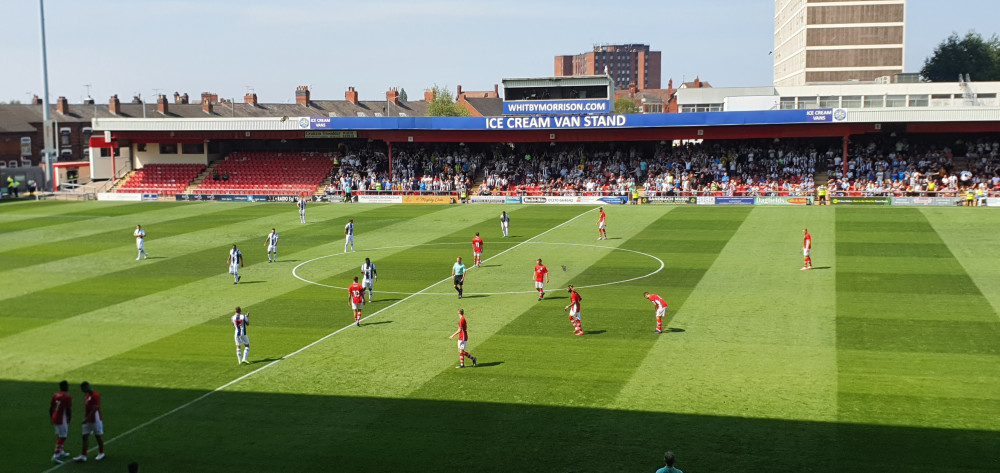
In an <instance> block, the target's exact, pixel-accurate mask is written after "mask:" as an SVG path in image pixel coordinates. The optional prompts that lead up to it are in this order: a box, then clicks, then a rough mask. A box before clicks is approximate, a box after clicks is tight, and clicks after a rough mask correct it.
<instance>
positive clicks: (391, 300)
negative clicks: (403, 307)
mask: <svg viewBox="0 0 1000 473" xmlns="http://www.w3.org/2000/svg"><path fill="white" fill-rule="evenodd" d="M399 300H402V299H400V298H396V299H379V300H376V301H375V302H367V304H374V303H376V302H396V301H399Z"/></svg>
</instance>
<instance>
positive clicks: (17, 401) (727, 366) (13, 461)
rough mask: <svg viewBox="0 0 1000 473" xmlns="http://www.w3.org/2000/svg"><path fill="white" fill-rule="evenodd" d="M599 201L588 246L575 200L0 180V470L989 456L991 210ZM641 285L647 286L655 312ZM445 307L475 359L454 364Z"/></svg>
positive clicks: (997, 361) (998, 251) (841, 461)
mask: <svg viewBox="0 0 1000 473" xmlns="http://www.w3.org/2000/svg"><path fill="white" fill-rule="evenodd" d="M501 210H506V211H507V212H508V213H509V214H510V216H511V224H510V237H508V238H501V232H500V225H499V215H500V212H501ZM605 210H606V211H607V216H608V217H607V218H608V235H609V237H610V238H609V239H608V240H605V241H598V240H597V229H596V223H597V213H596V209H594V208H591V207H582V206H530V205H525V206H494V205H451V206H447V205H443V206H423V205H324V204H314V205H310V206H309V208H308V220H309V222H308V223H307V224H304V225H303V224H300V223H299V221H298V212H297V210H296V209H295V206H294V205H293V204H289V203H285V204H260V203H256V204H250V203H245V204H244V203H110V202H18V203H4V204H2V205H0V274H2V280H0V304H2V305H0V307H3V310H2V311H0V395H2V402H3V404H2V407H0V419H2V420H3V425H4V426H5V427H6V428H7V435H6V437H7V438H6V440H4V442H3V445H4V447H3V448H2V449H0V471H10V472H43V471H47V470H50V469H53V471H61V472H69V471H114V472H118V471H125V470H126V465H127V464H128V463H129V462H131V461H138V462H139V463H140V464H141V465H142V471H174V472H176V471H184V472H203V471H204V472H219V471H240V472H256V471H261V472H272V471H289V472H292V471H351V472H353V471H469V472H478V471H505V472H511V471H545V472H553V471H573V472H576V471H594V472H612V471H614V472H617V471H622V472H625V471H629V472H636V471H648V472H652V471H655V469H656V468H659V467H661V466H663V464H662V457H663V452H664V451H665V450H668V449H669V450H672V451H674V452H675V453H676V455H677V458H678V462H677V466H678V467H679V468H680V469H682V470H684V471H685V472H687V473H692V472H727V471H730V472H736V471H781V472H803V471H818V472H834V471H836V472H840V471H854V472H859V471H860V472H886V471H892V472H917V471H922V472H924V471H936V472H987V471H992V472H995V471H998V470H1000V310H998V309H1000V283H998V282H1000V232H998V230H997V229H998V228H1000V212H997V211H995V210H990V209H980V208H923V209H917V208H889V207H883V208H848V207H721V206H720V207H701V206H690V207H688V206H655V205H645V206H608V207H605ZM350 218H353V219H354V220H355V225H356V239H355V244H356V249H357V251H356V252H354V253H346V254H345V253H344V225H345V224H346V223H347V220H348V219H350ZM136 224H141V225H142V226H143V228H144V229H145V230H146V232H147V234H148V236H147V239H146V243H145V246H146V251H148V252H149V254H150V257H149V259H145V260H141V261H136V248H135V240H134V238H133V237H132V231H133V230H134V229H135V226H136ZM272 227H273V228H276V229H277V232H278V233H279V235H280V242H279V245H278V246H279V253H278V261H277V262H276V263H268V262H267V257H266V248H265V236H266V235H267V233H268V232H270V230H271V228H272ZM803 227H808V228H809V231H810V233H811V234H812V236H813V242H814V243H813V244H814V249H813V261H814V265H815V268H814V269H813V270H811V271H800V270H799V268H801V266H802V251H801V246H802V229H803ZM476 232H480V234H481V235H482V237H483V239H484V240H485V253H484V262H483V266H482V267H481V268H473V269H470V270H469V273H468V276H467V279H466V283H465V297H464V298H463V299H461V300H459V299H458V298H457V296H456V293H455V291H454V289H453V288H452V283H451V277H450V275H451V267H452V264H453V263H454V262H455V259H456V257H458V256H461V257H463V260H464V262H465V263H466V264H467V265H469V266H470V267H471V266H472V245H471V240H472V237H473V236H474V235H475V233H476ZM233 244H236V245H238V247H239V248H240V249H241V250H242V251H243V254H244V258H245V267H244V268H243V270H242V280H241V282H240V283H239V284H237V285H234V284H233V279H232V277H231V276H230V275H229V274H227V265H226V259H227V256H228V250H229V248H230V247H231V246H232V245H233ZM366 257H368V258H371V260H372V261H373V262H374V263H375V264H376V265H377V268H378V277H379V279H378V283H377V284H376V286H375V294H374V301H373V302H372V303H371V304H366V305H365V307H364V317H365V319H364V320H363V321H362V325H361V327H355V326H354V325H353V322H354V319H353V314H352V312H351V308H350V306H349V304H348V299H347V291H346V287H347V286H348V285H349V284H350V283H351V280H352V278H353V277H354V276H360V267H361V264H362V263H363V262H364V258H366ZM538 258H541V259H543V262H544V264H545V265H546V266H547V267H548V269H549V270H550V278H551V279H550V282H549V284H548V285H547V291H546V297H545V298H544V300H542V301H538V297H537V293H536V292H535V291H534V290H533V282H532V281H533V279H532V276H533V269H534V264H535V260H536V259H538ZM568 284H573V285H575V286H576V287H577V288H578V289H579V292H580V294H581V295H582V296H583V301H582V315H583V320H582V326H583V330H584V331H585V332H586V334H585V335H584V336H582V337H577V336H574V335H573V326H572V325H571V323H570V321H569V320H568V319H567V313H566V312H564V310H563V308H564V307H565V306H566V305H567V304H568V294H567V292H566V289H565V288H566V286H567V285H568ZM644 291H649V292H653V293H657V294H660V295H661V296H663V298H664V299H666V300H667V301H668V302H669V304H670V309H669V311H668V312H667V316H666V318H665V324H664V325H665V330H664V333H662V334H656V333H654V332H653V330H654V329H655V324H656V320H655V317H654V307H653V305H652V304H651V303H650V302H649V301H647V300H646V299H645V298H644V297H643V292H644ZM236 306H241V307H242V308H243V310H244V312H248V313H249V314H250V325H249V327H248V330H247V334H248V335H249V339H250V342H251V350H250V354H249V360H250V362H251V363H250V364H249V365H246V364H244V365H240V364H237V362H236V361H237V360H236V357H235V353H234V343H233V327H232V324H231V323H230V317H231V316H232V314H233V312H234V308H235V307H236ZM460 308H463V309H464V310H465V313H466V317H467V319H468V325H469V334H470V341H469V351H470V352H471V353H472V354H473V355H475V356H476V357H477V358H478V361H479V366H477V367H475V368H473V367H471V364H470V366H468V367H467V368H465V369H455V367H456V365H457V364H458V354H457V350H456V346H455V343H456V342H455V340H449V339H448V336H449V335H451V334H452V333H454V332H455V330H456V328H457V322H458V316H457V310H458V309H460ZM63 379H66V380H68V381H69V382H70V394H72V395H73V397H74V416H73V420H72V422H71V424H70V436H69V439H68V440H67V451H69V452H70V453H72V454H73V455H74V456H75V455H77V454H79V453H80V452H79V450H80V445H81V443H80V422H81V421H82V418H83V397H82V395H81V393H80V390H79V384H80V382H82V381H89V382H90V383H91V384H92V385H93V387H94V388H95V389H96V390H97V391H98V392H100V394H101V397H102V401H103V406H102V408H103V409H102V412H103V415H104V419H105V436H104V438H105V441H106V442H108V443H107V458H106V459H105V460H102V461H101V462H95V461H94V459H93V456H94V452H92V453H91V456H90V461H88V462H87V463H86V464H82V465H81V464H73V463H67V464H63V465H56V464H54V463H52V462H51V461H50V457H51V455H52V449H53V446H54V443H55V436H54V435H53V430H52V427H51V425H49V422H48V419H47V415H46V413H47V409H48V402H49V398H50V397H51V395H52V393H53V392H55V391H56V390H57V389H58V387H57V383H58V382H59V381H60V380H63ZM90 445H91V447H92V448H94V447H96V446H95V442H94V441H93V439H91V442H90Z"/></svg>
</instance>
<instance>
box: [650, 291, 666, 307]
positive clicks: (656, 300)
mask: <svg viewBox="0 0 1000 473" xmlns="http://www.w3.org/2000/svg"><path fill="white" fill-rule="evenodd" d="M649 301H650V302H652V303H653V305H655V306H656V308H657V309H659V308H661V307H667V301H665V300H663V298H662V297H660V296H659V295H657V294H650V295H649Z"/></svg>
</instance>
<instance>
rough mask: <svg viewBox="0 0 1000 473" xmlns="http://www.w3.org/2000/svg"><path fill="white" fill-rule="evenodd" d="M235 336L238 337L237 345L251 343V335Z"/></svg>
mask: <svg viewBox="0 0 1000 473" xmlns="http://www.w3.org/2000/svg"><path fill="white" fill-rule="evenodd" d="M233 338H235V339H236V346H240V345H250V337H247V336H246V335H234V336H233Z"/></svg>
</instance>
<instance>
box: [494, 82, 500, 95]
mask: <svg viewBox="0 0 1000 473" xmlns="http://www.w3.org/2000/svg"><path fill="white" fill-rule="evenodd" d="M493 93H494V94H496V95H497V98H500V84H493Z"/></svg>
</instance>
